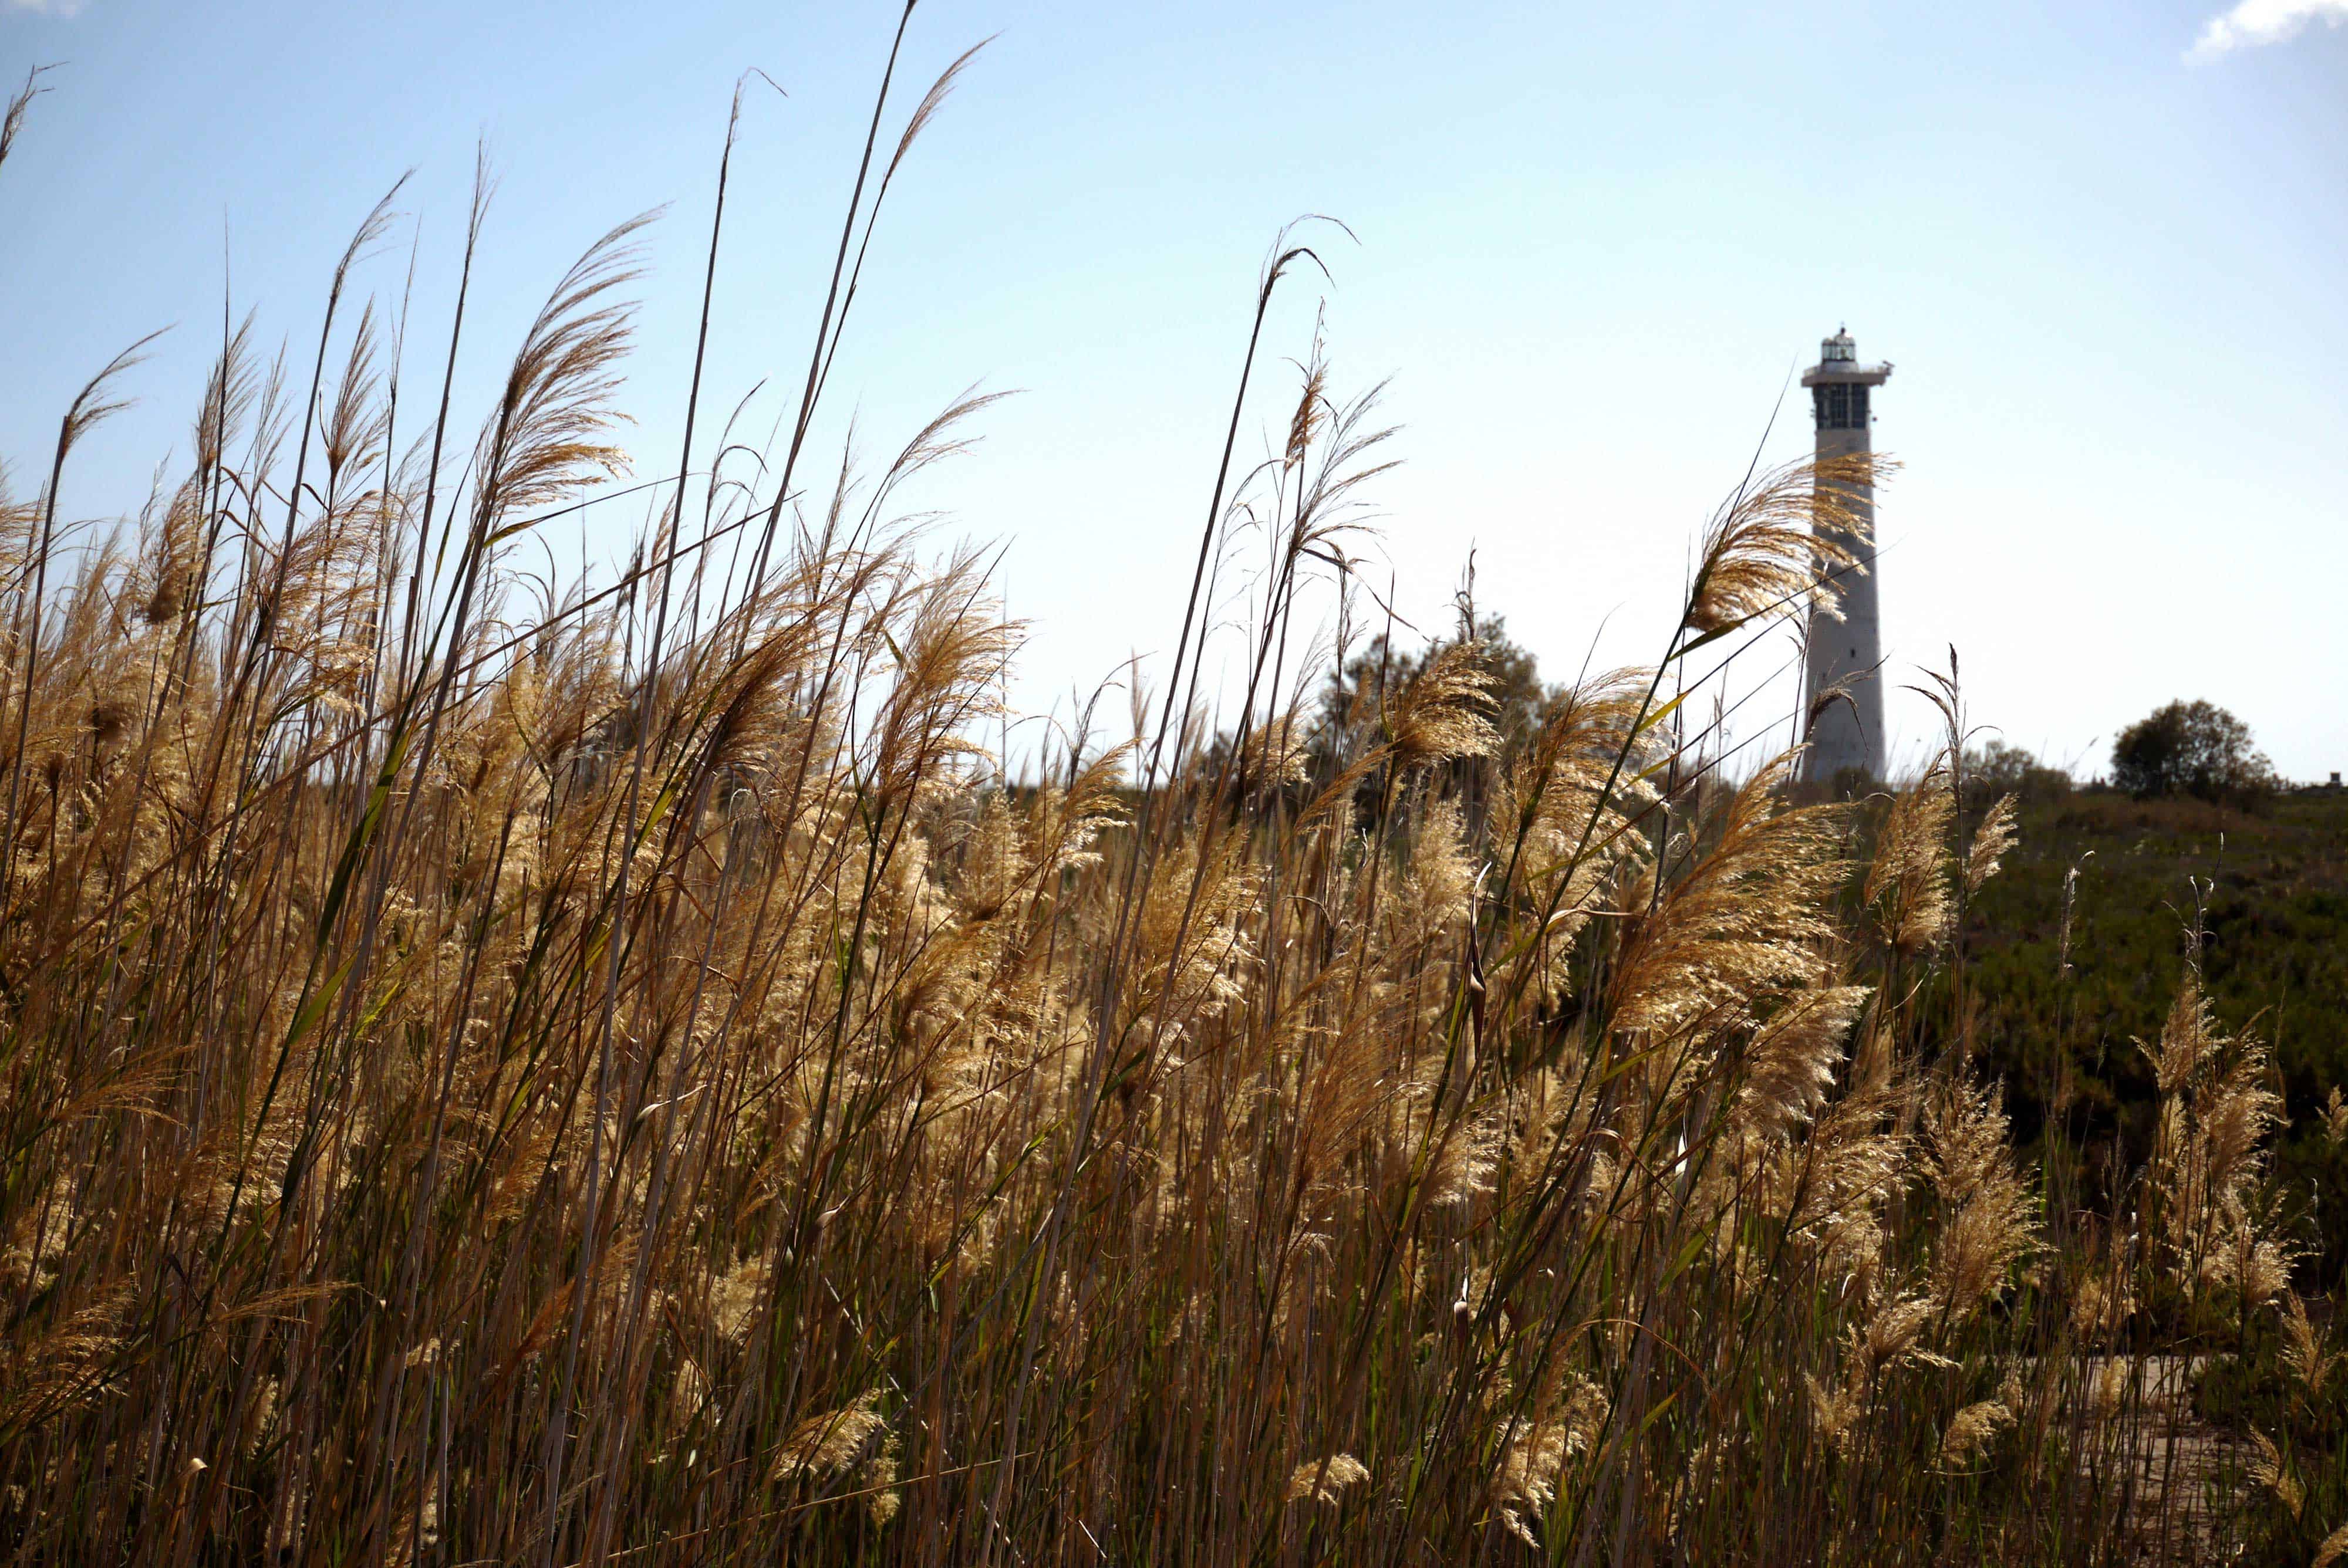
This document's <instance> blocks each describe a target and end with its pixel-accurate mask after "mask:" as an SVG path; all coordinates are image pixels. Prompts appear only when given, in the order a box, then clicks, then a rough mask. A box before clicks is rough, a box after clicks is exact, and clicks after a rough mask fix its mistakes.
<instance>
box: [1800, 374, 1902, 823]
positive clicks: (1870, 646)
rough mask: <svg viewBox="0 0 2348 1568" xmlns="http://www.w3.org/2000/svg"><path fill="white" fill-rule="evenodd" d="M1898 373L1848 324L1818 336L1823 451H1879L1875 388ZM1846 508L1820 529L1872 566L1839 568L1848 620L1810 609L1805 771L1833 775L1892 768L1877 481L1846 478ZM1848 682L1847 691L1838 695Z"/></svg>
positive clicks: (1812, 385)
mask: <svg viewBox="0 0 2348 1568" xmlns="http://www.w3.org/2000/svg"><path fill="white" fill-rule="evenodd" d="M1890 378H1891V367H1890V365H1889V364H1860V363H1859V353H1858V349H1857V347H1856V346H1855V345H1854V344H1853V343H1852V342H1851V339H1850V333H1849V332H1848V331H1847V330H1841V329H1838V330H1837V331H1836V333H1835V334H1834V336H1832V337H1830V338H1828V339H1827V340H1826V341H1825V342H1824V343H1820V344H1819V345H1818V364H1815V365H1813V366H1811V367H1810V368H1809V369H1808V370H1807V371H1804V372H1803V373H1802V384H1803V385H1804V386H1807V387H1808V388H1809V389H1810V402H1811V408H1812V411H1813V413H1814V414H1815V415H1816V417H1817V419H1818V460H1819V461H1820V462H1821V463H1824V462H1825V461H1826V460H1827V459H1828V458H1830V457H1849V456H1854V455H1858V454H1863V453H1868V452H1871V451H1873V450H1874V444H1873V441H1872V439H1871V437H1870V436H1869V422H1870V421H1871V420H1872V418H1873V417H1874V415H1873V414H1872V413H1871V412H1870V411H1869V407H1868V404H1869V394H1870V393H1871V392H1873V391H1874V389H1875V388H1877V387H1879V386H1881V385H1882V384H1884V383H1885V382H1886V381H1889V380H1890ZM1830 488H1831V489H1833V490H1834V491H1836V492H1838V501H1839V503H1840V506H1839V507H1838V509H1839V510H1840V511H1841V512H1843V513H1845V514H1847V517H1843V518H1833V519H1831V520H1830V519H1829V518H1828V517H1827V516H1825V515H1823V509H1822V515H1821V516H1819V517H1818V519H1817V521H1816V523H1815V525H1814V526H1815V528H1817V531H1818V536H1819V537H1820V538H1826V539H1830V540H1832V541H1833V542H1834V543H1836V544H1838V545H1839V546H1841V547H1842V548H1843V549H1845V550H1846V551H1848V552H1849V554H1850V555H1852V556H1853V557H1855V558H1857V559H1858V560H1859V563H1860V564H1861V566H1863V567H1864V568H1865V569H1864V570H1863V571H1859V570H1853V569H1850V568H1849V567H1843V568H1838V569H1837V570H1836V571H1835V572H1834V573H1833V574H1832V577H1831V579H1830V580H1831V581H1832V582H1833V584H1834V586H1835V589H1837V602H1836V604H1835V606H1834V609H1835V610H1838V611H1839V612H1840V616H1841V619H1839V620H1838V619H1836V616H1835V614H1834V613H1831V612H1830V611H1829V610H1828V609H1826V608H1824V607H1821V608H1818V609H1814V610H1811V611H1810V630H1809V650H1808V652H1809V661H1808V679H1807V682H1806V683H1805V685H1804V687H1803V692H1802V695H1803V698H1804V706H1805V711H1806V712H1807V713H1808V715H1809V726H1810V730H1809V743H1810V749H1809V752H1808V753H1807V755H1806V756H1805V757H1804V758H1803V759H1802V777H1803V778H1804V779H1805V780H1807V781H1808V782H1811V783H1815V784H1833V783H1834V782H1835V780H1836V777H1837V775H1838V774H1839V775H1843V776H1845V777H1846V778H1847V777H1849V775H1850V774H1851V773H1852V772H1853V771H1855V772H1856V773H1857V774H1859V775H1861V776H1864V777H1866V778H1869V779H1879V778H1881V777H1882V776H1883V682H1882V679H1881V675H1880V672H1879V670H1878V666H1879V665H1880V664H1881V663H1882V661H1883V630H1882V621H1881V618H1880V615H1879V610H1878V608H1877V605H1878V600H1877V593H1878V582H1879V579H1878V576H1877V573H1876V569H1875V488H1874V487H1873V486H1871V485H1859V484H1849V483H1847V482H1843V481H1840V480H1838V481H1835V482H1834V483H1833V484H1832V485H1831V486H1830ZM1838 687H1839V688H1840V689H1841V690H1842V692H1844V693H1847V694H1848V701H1846V700H1845V698H1844V697H1843V696H1838V695H1832V694H1831V693H1833V692H1835V690H1836V688H1838Z"/></svg>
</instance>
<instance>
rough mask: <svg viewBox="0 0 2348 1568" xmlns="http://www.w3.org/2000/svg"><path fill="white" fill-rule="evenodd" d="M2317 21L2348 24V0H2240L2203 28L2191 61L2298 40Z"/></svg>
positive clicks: (2325, 23) (2211, 19)
mask: <svg viewBox="0 0 2348 1568" xmlns="http://www.w3.org/2000/svg"><path fill="white" fill-rule="evenodd" d="M2317 22H2321V23H2322V24H2323V25H2324V26H2327V27H2337V26H2340V25H2341V24H2342V23H2343V22H2348V0H2239V4H2237V5H2235V6H2234V8H2233V9H2232V10H2230V11H2228V12H2227V13H2226V14H2225V15H2222V16H2212V17H2210V18H2209V21H2208V22H2206V23H2204V24H2203V25H2202V27H2201V36H2199V38H2196V39H2195V40H2194V41H2193V48H2192V51H2191V52H2190V53H2189V54H2188V56H2186V57H2187V58H2188V59H2194V60H2207V59H2210V58H2212V57H2214V56H2219V55H2223V54H2228V53H2230V52H2231V51H2233V50H2235V49H2253V48H2256V47H2258V46H2260V44H2280V43H2283V42H2285V41H2286V40H2288V39H2291V38H2296V37H2297V36H2299V35H2300V34H2302V33H2303V32H2305V31H2307V29H2308V27H2309V26H2311V25H2312V24H2314V23H2317Z"/></svg>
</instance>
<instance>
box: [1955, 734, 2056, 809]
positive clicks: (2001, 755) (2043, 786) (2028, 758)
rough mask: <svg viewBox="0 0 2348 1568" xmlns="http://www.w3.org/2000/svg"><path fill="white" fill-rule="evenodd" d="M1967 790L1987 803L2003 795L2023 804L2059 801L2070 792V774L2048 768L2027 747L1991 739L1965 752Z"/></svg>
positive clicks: (1983, 803)
mask: <svg viewBox="0 0 2348 1568" xmlns="http://www.w3.org/2000/svg"><path fill="white" fill-rule="evenodd" d="M1965 791H1966V794H1967V796H1968V797H1969V798H1970V797H1972V796H1978V797H1979V804H1982V805H1987V804H1989V803H1990V802H1992V801H1993V800H1995V799H1997V797H1998V796H2000V795H2003V794H2010V795H2012V796H2013V797H2014V798H2015V799H2016V800H2018V801H2021V802H2022V803H2024V804H2037V803H2038V802H2040V801H2047V800H2060V799H2061V798H2062V797H2063V796H2065V795H2066V794H2070V793H2071V775H2070V774H2067V773H2065V772H2064V771H2063V770H2062V769H2061V768H2053V767H2048V766H2047V765H2046V764H2044V763H2042V762H2040V761H2039V760H2038V759H2037V757H2035V756H2034V755H2033V754H2032V753H2030V752H2029V751H2028V750H2026V749H2024V747H2021V746H2010V745H2007V744H2006V743H2004V742H2003V741H1992V742H1990V743H1988V744H1986V745H1984V746H1983V747H1982V749H1981V750H1980V751H1978V752H1968V753H1965Z"/></svg>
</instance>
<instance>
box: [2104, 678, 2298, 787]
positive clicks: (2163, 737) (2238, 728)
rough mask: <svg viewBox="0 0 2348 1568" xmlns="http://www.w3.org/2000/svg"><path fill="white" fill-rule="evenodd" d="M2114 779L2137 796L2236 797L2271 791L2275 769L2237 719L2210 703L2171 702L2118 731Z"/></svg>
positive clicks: (2114, 755) (2113, 768) (2113, 754)
mask: <svg viewBox="0 0 2348 1568" xmlns="http://www.w3.org/2000/svg"><path fill="white" fill-rule="evenodd" d="M2112 782H2113V783H2114V784H2117V785H2118V786H2119V787H2120V788H2122V789H2124V790H2126V791H2127V792H2128V793H2129V794H2133V795H2136V796H2137V797H2139V798H2142V797H2145V796H2148V795H2160V794H2190V795H2195V796H2198V797H2199V798H2200V799H2202V800H2211V801H2215V800H2230V801H2237V802H2239V801H2242V800H2245V799H2254V798H2256V797H2258V796H2260V795H2264V794H2269V793H2271V792H2272V790H2273V789H2274V787H2275V774H2274V767H2273V764H2271V763H2269V762H2268V761H2267V759H2266V757H2265V755H2264V754H2263V753H2260V751H2259V749H2258V747H2257V746H2256V745H2255V744H2253V743H2252V742H2251V739H2250V726H2249V725H2248V724H2245V723H2242V721H2241V720H2240V719H2237V718H2236V717H2234V715H2233V714H2231V713H2230V712H2226V710H2225V709H2223V708H2220V707H2218V706H2216V705H2214V704H2212V703H2209V702H2171V703H2169V704H2168V706H2166V707H2163V708H2157V709H2155V710H2154V711H2153V712H2150V713H2148V714H2147V715H2146V716H2145V717H2143V718H2142V719H2139V720H2137V722H2136V723H2133V724H2130V725H2129V726H2128V727H2127V729H2125V730H2122V731H2121V732H2120V737H2119V739H2118V741H2116V743H2114V744H2113V746H2112Z"/></svg>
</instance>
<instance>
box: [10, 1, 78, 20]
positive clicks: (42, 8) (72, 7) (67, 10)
mask: <svg viewBox="0 0 2348 1568" xmlns="http://www.w3.org/2000/svg"><path fill="white" fill-rule="evenodd" d="M82 4H83V0H0V5H5V7H6V8H7V9H8V10H11V11H30V12H31V13H32V14H33V15H36V16H55V17H57V19H59V20H60V21H62V20H64V19H65V18H67V17H69V16H78V15H81V8H82Z"/></svg>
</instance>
